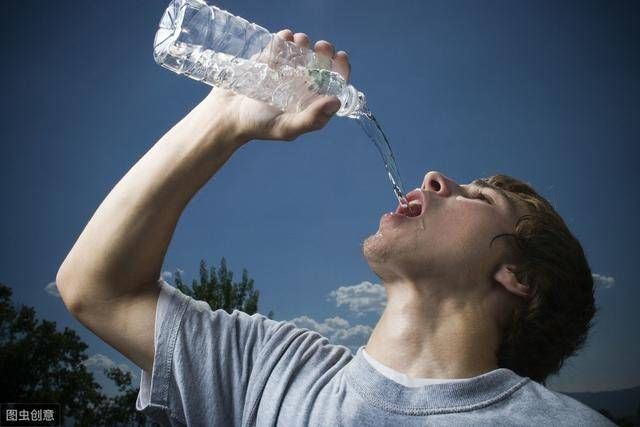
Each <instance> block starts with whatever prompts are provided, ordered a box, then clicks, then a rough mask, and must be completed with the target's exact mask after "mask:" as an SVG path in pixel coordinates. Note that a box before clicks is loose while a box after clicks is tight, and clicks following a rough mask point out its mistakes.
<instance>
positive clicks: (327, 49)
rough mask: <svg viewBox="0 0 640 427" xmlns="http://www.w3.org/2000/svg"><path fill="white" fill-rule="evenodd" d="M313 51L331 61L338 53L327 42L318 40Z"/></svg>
mask: <svg viewBox="0 0 640 427" xmlns="http://www.w3.org/2000/svg"><path fill="white" fill-rule="evenodd" d="M313 49H314V50H315V51H316V53H319V54H320V55H324V56H326V57H328V58H329V59H331V58H333V55H335V53H336V50H335V48H334V47H333V45H332V44H331V43H329V42H328V41H326V40H318V41H317V42H316V44H315V45H314V48H313Z"/></svg>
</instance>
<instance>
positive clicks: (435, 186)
mask: <svg viewBox="0 0 640 427" xmlns="http://www.w3.org/2000/svg"><path fill="white" fill-rule="evenodd" d="M457 185H458V184H456V183H455V181H453V180H452V179H451V178H448V177H446V176H445V175H443V174H441V173H440V172H436V171H431V172H428V173H427V174H426V175H425V176H424V181H422V187H421V190H422V191H433V192H435V193H436V194H437V195H438V196H441V197H447V196H450V195H451V194H452V192H453V191H454V189H455V187H456V186H457Z"/></svg>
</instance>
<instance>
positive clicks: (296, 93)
mask: <svg viewBox="0 0 640 427" xmlns="http://www.w3.org/2000/svg"><path fill="white" fill-rule="evenodd" d="M153 52H154V58H155V60H156V62H157V63H158V64H160V65H162V66H163V67H165V68H168V69H170V70H172V71H174V72H176V73H178V74H184V75H186V76H189V77H191V78H192V79H195V80H200V81H202V82H205V83H207V84H209V85H211V86H217V87H220V88H223V89H228V90H231V91H234V92H236V93H239V94H242V95H246V96H248V97H250V98H253V99H257V100H260V101H264V102H266V103H268V104H270V105H272V106H274V107H277V108H279V109H280V110H282V111H287V112H297V111H301V110H303V109H304V108H306V107H307V106H308V105H309V104H310V103H311V102H312V101H313V100H314V99H316V98H318V97H320V96H322V95H328V96H337V97H338V98H339V99H340V102H341V103H342V105H341V107H340V110H338V112H337V113H336V114H337V115H338V116H347V117H352V118H358V117H360V116H361V115H363V114H365V113H366V112H367V109H366V100H365V96H364V95H363V94H362V92H359V91H358V90H356V88H354V87H353V86H351V85H349V84H347V83H346V82H345V80H344V79H343V78H342V76H341V75H340V74H339V73H338V72H337V71H336V69H335V68H334V63H333V61H332V60H331V59H329V58H327V57H324V56H322V55H316V54H315V52H313V51H312V50H310V49H307V48H301V47H299V46H297V45H296V44H295V43H293V42H289V41H286V40H284V39H282V38H281V37H279V36H278V35H276V34H272V33H270V32H269V31H268V30H266V29H265V28H262V27H261V26H259V25H256V24H254V23H250V22H249V21H247V20H245V19H243V18H241V17H239V16H234V15H232V14H230V13H229V12H227V11H225V10H221V9H219V8H217V7H215V6H213V5H210V4H208V3H207V2H206V1H204V0H173V1H172V2H171V4H170V5H169V7H168V8H167V10H166V11H165V13H164V15H163V16H162V19H161V21H160V26H159V29H158V31H157V33H156V36H155V40H154V48H153Z"/></svg>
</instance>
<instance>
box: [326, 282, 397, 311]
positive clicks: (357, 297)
mask: <svg viewBox="0 0 640 427" xmlns="http://www.w3.org/2000/svg"><path fill="white" fill-rule="evenodd" d="M328 299H329V300H335V302H336V305H337V306H338V307H340V306H341V305H346V306H347V307H348V308H349V310H350V311H352V312H354V313H355V314H356V316H363V315H364V314H365V313H367V312H377V313H382V311H383V310H384V307H385V306H386V305H387V291H386V289H385V288H384V286H382V285H378V284H373V283H371V282H366V281H365V282H362V283H359V284H357V285H352V286H340V287H339V288H338V289H336V290H335V291H331V293H330V294H329V298H328Z"/></svg>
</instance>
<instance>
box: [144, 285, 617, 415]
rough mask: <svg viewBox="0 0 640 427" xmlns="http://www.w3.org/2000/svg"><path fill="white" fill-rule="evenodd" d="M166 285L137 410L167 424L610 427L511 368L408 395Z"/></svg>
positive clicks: (263, 321)
mask: <svg viewBox="0 0 640 427" xmlns="http://www.w3.org/2000/svg"><path fill="white" fill-rule="evenodd" d="M159 283H160V286H161V292H160V297H159V298H158V304H157V310H156V328H155V357H154V361H153V370H152V373H151V374H149V373H148V372H146V371H144V370H143V371H142V376H141V382H140V392H139V394H138V399H137V402H136V409H137V410H138V411H142V412H143V413H145V414H147V415H148V416H149V417H151V418H152V419H154V420H155V421H156V422H158V423H160V424H162V425H176V426H182V425H193V426H225V427H226V426H275V425H279V426H287V427H289V426H394V427H397V426H418V425H419V426H424V425H434V426H437V425H447V426H451V425H472V424H478V425H530V426H546V425H549V426H551V425H553V426H556V425H563V426H591V425H599V426H600V425H602V426H604V425H613V424H612V423H611V422H609V421H608V420H607V419H606V418H605V417H603V416H602V415H600V414H599V413H598V412H596V411H594V410H592V409H590V408H588V407H587V406H585V405H583V404H581V403H579V402H577V401H576V400H573V399H571V398H569V397H567V396H565V395H563V394H559V393H555V392H553V391H551V390H548V389H547V388H545V387H544V386H542V385H540V384H538V383H536V382H534V381H532V380H530V379H528V378H523V377H520V376H518V375H517V374H515V373H514V372H513V371H510V370H508V369H502V368H501V369H496V370H494V371H491V372H488V373H486V374H483V375H480V376H478V377H474V378H470V379H468V380H464V381H456V382H452V383H444V384H431V385H426V386H423V387H416V388H410V387H405V386H403V385H402V384H399V383H397V382H395V381H393V380H391V379H389V378H387V377H386V376H384V375H382V374H381V373H380V372H378V371H377V370H376V369H374V368H373V367H372V366H371V365H370V364H369V363H368V362H367V361H366V359H365V358H364V357H363V355H362V352H361V351H358V352H357V353H356V354H355V355H354V354H353V353H352V352H351V350H349V349H348V348H347V347H345V346H342V345H333V344H329V341H328V339H327V338H326V337H323V336H322V335H320V334H319V333H317V332H314V331H310V330H308V329H303V328H298V327H296V326H295V325H294V324H293V323H291V322H286V321H284V322H282V321H275V320H271V319H269V318H267V317H265V316H263V315H261V314H258V313H256V314H254V315H251V316H249V315H248V314H246V313H244V312H241V311H238V310H234V311H233V313H232V314H228V313H227V312H225V311H224V310H215V311H212V310H211V308H210V307H209V305H208V304H207V303H205V302H202V301H197V300H194V299H193V298H190V297H188V296H186V295H184V294H183V293H181V292H180V291H178V290H177V289H175V288H173V287H172V286H170V285H169V284H167V283H166V282H165V281H164V280H160V281H159Z"/></svg>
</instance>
